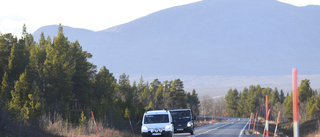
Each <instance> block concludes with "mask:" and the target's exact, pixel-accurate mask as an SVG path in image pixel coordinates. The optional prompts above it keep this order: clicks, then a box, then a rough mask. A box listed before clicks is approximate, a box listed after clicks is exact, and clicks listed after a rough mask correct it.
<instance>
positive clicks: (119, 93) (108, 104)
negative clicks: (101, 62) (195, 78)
mask: <svg viewBox="0 0 320 137" xmlns="http://www.w3.org/2000/svg"><path fill="white" fill-rule="evenodd" d="M58 29H59V31H58V35H57V37H54V38H50V37H47V38H45V37H44V33H42V34H41V37H40V40H39V41H38V42H36V41H35V40H34V39H33V36H32V34H29V33H27V31H26V26H25V25H24V26H23V31H22V36H21V38H19V39H18V38H17V37H15V36H13V35H12V34H11V33H7V34H0V78H1V79H0V83H1V85H0V98H1V99H0V106H1V113H4V112H6V114H7V115H6V116H10V117H12V118H14V119H15V120H17V121H19V122H20V123H23V126H28V125H29V126H30V125H33V126H37V127H41V126H42V125H43V123H44V122H43V117H46V118H47V119H49V120H48V121H56V115H59V116H60V117H61V118H62V119H63V120H62V121H64V122H68V123H71V124H72V125H73V126H75V127H77V130H78V131H79V132H82V131H83V126H84V124H85V123H87V122H88V121H89V119H92V116H91V111H92V112H93V113H94V117H95V120H96V121H98V122H99V123H101V126H103V127H110V128H114V129H117V130H128V129H130V126H129V124H128V123H129V122H128V118H130V119H131V121H132V123H136V122H137V121H139V120H141V118H142V115H143V113H144V112H145V111H146V110H148V109H153V108H167V109H176V108H191V109H193V111H194V113H195V114H196V115H197V114H198V113H199V103H200V101H199V98H198V95H197V92H196V90H193V91H192V92H186V91H185V90H184V85H183V81H182V80H180V79H175V80H170V81H169V80H167V81H162V82H161V81H159V80H158V79H154V80H153V81H152V82H148V81H144V80H143V77H142V76H141V79H140V81H139V82H136V81H133V82H130V80H129V75H126V74H125V73H123V74H122V75H120V76H119V77H118V78H116V77H115V76H114V75H113V73H112V72H110V71H109V70H108V69H107V67H106V66H103V67H102V68H100V69H99V71H98V70H97V68H96V66H95V65H94V64H92V63H91V62H89V61H88V59H90V58H91V57H92V56H93V55H91V54H90V53H88V52H86V51H83V50H82V47H81V45H80V43H79V42H78V41H74V42H70V41H69V40H68V37H66V36H65V35H64V33H63V27H62V26H61V25H60V26H59V28H58ZM2 116H3V114H2ZM6 124H7V123H5V120H1V121H0V126H1V127H0V128H6V127H5V125H6ZM81 127H82V128H81ZM41 128H43V127H41ZM129 131H130V130H129Z"/></svg>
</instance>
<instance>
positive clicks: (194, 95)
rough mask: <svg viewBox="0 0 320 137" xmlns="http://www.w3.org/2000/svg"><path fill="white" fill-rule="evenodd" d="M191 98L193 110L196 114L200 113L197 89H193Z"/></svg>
mask: <svg viewBox="0 0 320 137" xmlns="http://www.w3.org/2000/svg"><path fill="white" fill-rule="evenodd" d="M190 99H191V101H190V104H191V105H190V106H191V109H192V110H193V113H194V115H199V105H200V100H199V98H198V94H197V92H196V90H195V89H193V90H192V93H191V96H190Z"/></svg>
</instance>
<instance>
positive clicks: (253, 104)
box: [246, 86, 261, 114]
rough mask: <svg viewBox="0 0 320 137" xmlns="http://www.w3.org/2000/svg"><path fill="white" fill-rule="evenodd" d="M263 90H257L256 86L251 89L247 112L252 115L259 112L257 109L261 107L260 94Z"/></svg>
mask: <svg viewBox="0 0 320 137" xmlns="http://www.w3.org/2000/svg"><path fill="white" fill-rule="evenodd" d="M260 90H261V88H259V87H258V88H256V87H255V86H250V87H249V92H248V99H247V100H246V104H247V112H248V113H249V114H250V113H252V112H256V111H257V107H258V106H259V98H258V93H259V91H260Z"/></svg>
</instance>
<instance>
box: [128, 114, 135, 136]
mask: <svg viewBox="0 0 320 137" xmlns="http://www.w3.org/2000/svg"><path fill="white" fill-rule="evenodd" d="M128 118H129V123H130V126H131V130H132V133H133V137H136V135H134V131H133V128H132V124H131V120H130V116H129V114H128Z"/></svg>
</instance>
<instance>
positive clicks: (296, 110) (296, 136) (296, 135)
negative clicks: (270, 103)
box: [292, 68, 299, 137]
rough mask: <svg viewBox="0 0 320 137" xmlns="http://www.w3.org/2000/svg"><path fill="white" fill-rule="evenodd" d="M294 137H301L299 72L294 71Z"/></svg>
mask: <svg viewBox="0 0 320 137" xmlns="http://www.w3.org/2000/svg"><path fill="white" fill-rule="evenodd" d="M292 90H293V91H292V92H293V96H292V101H293V102H292V103H293V136H294V137H299V104H298V99H299V97H298V71H297V69H295V68H294V69H292Z"/></svg>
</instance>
